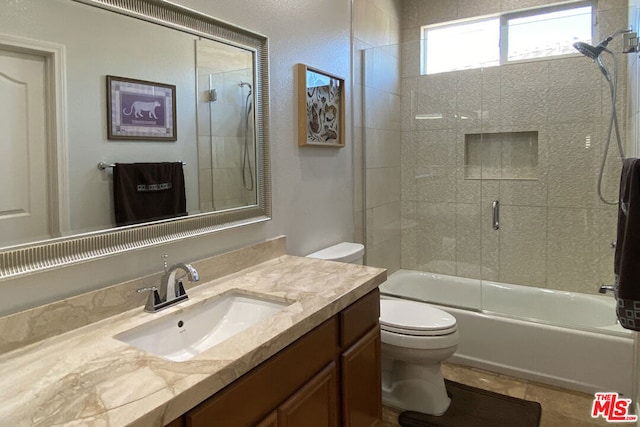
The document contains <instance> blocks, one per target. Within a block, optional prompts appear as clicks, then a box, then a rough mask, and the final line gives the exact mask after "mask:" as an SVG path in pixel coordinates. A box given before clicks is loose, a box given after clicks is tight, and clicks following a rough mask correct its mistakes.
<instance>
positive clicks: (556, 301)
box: [380, 270, 633, 396]
mask: <svg viewBox="0 0 640 427" xmlns="http://www.w3.org/2000/svg"><path fill="white" fill-rule="evenodd" d="M380 291H381V292H382V295H383V297H384V298H403V299H410V300H416V301H421V302H428V303H429V304H432V305H435V306H438V308H441V309H443V310H445V311H448V312H449V313H451V314H453V315H454V316H455V318H456V319H457V322H458V331H459V333H460V344H459V345H458V350H457V351H456V353H455V355H454V356H453V357H452V358H451V359H450V361H451V362H453V363H459V364H463V365H467V366H472V367H477V368H482V369H486V370H490V371H493V372H498V373H503V374H507V375H512V376H515V377H519V378H525V379H529V380H533V381H539V382H543V383H546V384H551V385H555V386H559V387H564V388H568V389H572V390H577V391H582V392H585V393H594V392H597V391H616V392H618V393H622V394H625V395H627V396H631V392H632V366H633V335H632V333H631V331H628V330H626V329H623V328H622V327H621V326H620V325H618V324H617V321H616V316H615V301H614V299H613V298H612V297H609V296H599V295H587V294H579V293H573V292H564V291H556V290H549V289H541V288H535V287H529V286H519V285H511V284H506V283H498V282H490V281H484V282H483V283H482V286H481V282H480V280H476V279H468V278H463V277H456V276H447V275H444V274H434V273H425V272H419V271H411V270H398V271H396V272H395V273H393V274H391V275H390V276H389V278H388V279H387V281H386V282H385V283H383V284H382V285H381V286H380Z"/></svg>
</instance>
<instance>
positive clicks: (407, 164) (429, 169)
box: [401, 0, 628, 293]
mask: <svg viewBox="0 0 640 427" xmlns="http://www.w3.org/2000/svg"><path fill="white" fill-rule="evenodd" d="M546 3H547V2H540V1H533V2H532V1H508V2H507V1H502V2H495V1H482V2H475V1H474V2H471V1H463V0H460V1H440V0H409V1H405V2H404V3H403V13H402V37H403V45H402V77H403V78H402V106H401V109H402V159H401V161H402V165H403V166H402V185H401V194H402V197H401V212H402V251H401V253H402V255H401V257H402V267H403V268H408V269H417V270H425V271H432V272H437V273H444V274H452V275H459V276H465V277H472V278H483V279H487V280H494V281H500V282H507V283H517V284H523V285H534V286H540V287H548V288H554V289H562V290H568V291H578V292H587V293H595V292H597V288H598V286H599V285H600V284H601V283H611V282H612V281H613V250H612V249H611V248H610V243H611V242H612V241H613V240H615V218H616V208H615V207H609V206H606V205H604V204H603V203H601V202H600V201H599V199H598V197H597V192H596V183H597V175H598V168H599V165H600V161H601V155H602V150H603V145H604V139H605V137H606V131H607V125H608V120H609V114H610V98H609V89H608V85H607V83H606V81H605V79H604V78H602V76H601V74H600V72H599V70H598V67H597V66H596V65H595V64H593V62H592V61H590V60H588V59H587V58H584V57H582V56H575V57H566V58H560V59H550V60H543V61H531V62H524V63H518V64H511V65H503V66H499V67H492V68H487V69H484V70H480V69H478V70H465V71H459V72H450V73H441V74H435V75H429V76H421V75H420V74H419V62H418V61H419V54H418V52H419V50H418V49H419V43H418V42H417V40H418V39H419V37H420V26H421V25H425V24H432V23H437V22H443V21H449V20H455V19H461V18H467V17H470V16H476V15H486V14H491V13H497V12H501V11H510V10H517V9H522V8H526V7H532V6H540V5H544V4H546ZM627 12H628V10H627V3H626V1H601V2H599V11H598V14H599V16H598V32H599V36H598V38H602V37H604V36H606V35H608V34H610V33H613V32H614V31H616V30H619V29H621V28H625V27H626V26H627ZM610 47H611V48H612V50H614V51H615V52H621V48H620V43H619V41H618V40H616V43H615V44H614V43H612V44H611V46H610ZM618 61H619V63H620V64H624V62H623V61H625V59H624V56H622V55H618ZM610 68H611V66H610ZM626 75H627V73H626V67H624V66H621V67H620V76H619V80H620V82H619V88H618V93H619V96H618V103H617V105H618V117H619V119H620V128H621V129H622V133H623V139H624V138H625V129H626V117H627V112H626V106H627V96H626V94H627V84H626V82H627V77H626ZM480 112H481V113H480ZM434 113H440V114H442V115H443V118H442V119H441V120H415V115H416V114H434ZM463 115H464V116H466V117H469V119H466V120H461V119H460V116H463ZM520 131H538V134H539V140H538V176H537V179H535V180H507V179H501V180H469V179H465V175H464V171H465V169H464V167H465V162H464V135H465V133H493V132H520ZM614 150H615V142H613V144H612V145H611V149H610V154H612V156H611V157H610V160H609V162H608V167H607V169H606V175H605V185H604V193H605V195H607V196H608V198H609V199H611V200H615V199H616V195H617V180H618V177H619V166H620V163H619V162H618V161H617V160H616V157H615V151H614ZM498 154H500V153H498ZM502 154H503V155H504V154H505V153H504V151H503V153H502ZM493 200H499V201H500V203H501V212H500V213H501V218H500V220H501V228H500V230H498V231H496V230H493V228H492V226H491V225H492V223H491V215H492V209H491V203H492V201H493Z"/></svg>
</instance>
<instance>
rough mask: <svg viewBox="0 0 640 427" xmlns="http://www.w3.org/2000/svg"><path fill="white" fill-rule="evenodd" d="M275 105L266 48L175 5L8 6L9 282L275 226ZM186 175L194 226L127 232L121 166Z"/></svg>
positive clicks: (1, 110) (20, 2) (3, 117)
mask: <svg viewBox="0 0 640 427" xmlns="http://www.w3.org/2000/svg"><path fill="white" fill-rule="evenodd" d="M108 76H109V77H108ZM108 78H109V79H114V78H115V79H116V80H118V79H120V80H122V81H123V82H124V83H118V84H120V85H121V86H114V87H116V89H110V88H108V87H107V79H108ZM140 82H146V83H145V84H141V83H140ZM111 84H113V83H111ZM166 88H173V90H172V91H169V90H166ZM161 90H162V91H165V92H161ZM110 91H111V92H112V93H110ZM156 91H157V92H156ZM122 93H124V94H125V95H126V96H128V97H130V98H131V97H133V98H131V99H133V100H134V101H136V104H135V108H133V107H132V104H130V105H124V104H123V105H121V104H117V103H116V101H115V100H114V99H115V97H117V96H124V95H121V94H122ZM165 94H168V95H167V96H169V95H170V96H171V97H172V98H173V99H171V102H173V104H171V103H167V104H166V105H165V104H162V105H161V102H158V100H159V101H162V99H161V98H159V97H164V96H165ZM112 98H113V99H112ZM118 99H120V98H118ZM122 99H124V97H123V98H122ZM127 99H129V98H127ZM268 100H269V82H268V50H267V39H266V37H264V36H262V35H259V34H256V33H253V32H251V31H248V30H245V29H242V28H237V27H234V26H232V25H230V24H228V23H225V22H222V21H219V20H217V19H215V18H212V17H209V16H206V15H203V14H201V13H199V12H196V11H193V10H190V9H186V8H183V7H180V6H177V5H174V4H172V3H169V2H165V1H162V0H9V1H8V2H5V3H4V5H3V6H2V13H1V14H0V128H1V129H2V130H3V131H2V133H1V134H0V155H1V156H2V159H3V163H4V166H3V168H2V172H0V179H2V182H3V183H4V184H3V190H2V193H1V194H2V197H0V279H3V278H8V277H15V276H17V275H21V274H26V273H31V272H34V271H39V270H42V269H47V268H51V267H59V266H62V265H68V264H70V263H74V262H79V261H84V260H87V259H91V258H96V257H101V256H105V255H110V254H114V253H118V252H121V251H125V250H130V249H133V248H141V247H145V246H150V245H155V244H159V243H165V242H169V241H173V240H177V239H181V238H185V237H189V236H195V235H200V234H204V233H209V232H213V231H216V230H220V229H225V228H230V227H236V226H239V225H244V224H250V223H255V222H259V221H265V220H268V219H269V218H270V216H271V187H270V168H269V141H268V122H269V116H268V114H269V110H268ZM118 102H120V101H118ZM122 102H123V103H124V102H125V101H122ZM127 102H129V101H127ZM107 111H109V112H110V113H112V114H110V115H108V114H107ZM117 115H120V116H118V117H117V120H120V122H117V123H116V122H115V120H116V116H117ZM158 116H159V117H158ZM125 121H127V122H126V125H127V126H129V127H128V128H126V129H124V131H123V132H125V134H126V132H132V133H130V134H126V135H134V137H131V138H128V137H126V136H125V137H124V138H123V137H118V138H113V134H112V129H111V127H109V126H108V125H113V126H114V129H115V127H116V125H117V126H121V125H122V127H123V128H124V124H125ZM108 122H109V123H108ZM163 127H166V128H171V131H173V132H175V136H172V137H171V138H158V137H156V136H157V132H158V128H159V129H160V131H163ZM108 128H109V129H108ZM118 129H119V130H120V128H118ZM114 132H115V131H114ZM154 132H156V133H154ZM139 135H142V137H141V138H140V137H138V136H139ZM178 162H181V163H182V164H183V167H182V171H183V175H184V190H183V193H184V195H185V199H186V212H184V214H186V215H184V214H183V213H181V214H180V215H176V217H175V218H171V219H163V220H155V218H149V219H148V220H144V219H143V220H142V221H139V223H138V224H136V225H127V226H121V227H117V226H116V220H115V209H117V207H116V206H114V179H113V178H114V177H113V174H114V169H115V165H118V164H131V163H150V164H156V165H157V164H162V163H178ZM120 169H123V168H120ZM119 173H120V172H119ZM9 183H10V184H9ZM168 187H171V185H170V183H169V186H168ZM168 187H167V186H166V185H165V186H164V187H157V186H154V187H153V191H156V190H157V189H158V188H160V189H166V188H168ZM145 188H146V187H145ZM150 188H151V187H150ZM145 191H146V190H145ZM133 197H135V195H134V196H133Z"/></svg>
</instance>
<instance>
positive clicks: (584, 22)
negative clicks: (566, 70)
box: [422, 2, 595, 74]
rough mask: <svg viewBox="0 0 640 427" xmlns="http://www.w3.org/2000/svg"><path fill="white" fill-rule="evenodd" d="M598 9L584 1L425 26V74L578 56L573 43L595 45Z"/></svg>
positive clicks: (423, 72)
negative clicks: (554, 57) (593, 39)
mask: <svg viewBox="0 0 640 427" xmlns="http://www.w3.org/2000/svg"><path fill="white" fill-rule="evenodd" d="M594 10H595V4H594V3H593V2H580V3H572V4H564V5H561V6H552V7H545V8H540V9H531V10H527V11H523V12H515V13H508V14H504V15H501V16H495V17H490V18H483V19H478V20H473V21H466V22H458V23H453V24H452V23H448V24H438V25H430V26H425V27H423V28H422V39H423V47H422V74H435V73H442V72H445V71H455V70H464V69H469V68H480V67H491V66H495V65H500V64H505V63H508V62H512V61H521V60H526V59H532V58H544V57H548V56H556V55H568V54H573V53H577V52H575V50H574V48H573V46H572V44H573V43H575V42H577V41H583V42H587V43H591V40H592V34H593V28H594Z"/></svg>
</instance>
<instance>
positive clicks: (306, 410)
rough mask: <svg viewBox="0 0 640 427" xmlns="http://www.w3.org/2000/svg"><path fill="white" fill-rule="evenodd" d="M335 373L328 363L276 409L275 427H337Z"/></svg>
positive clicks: (334, 368)
mask: <svg viewBox="0 0 640 427" xmlns="http://www.w3.org/2000/svg"><path fill="white" fill-rule="evenodd" d="M337 394H338V390H337V371H336V364H335V362H331V363H330V364H329V365H327V367H326V368H324V369H323V370H322V371H321V372H320V373H319V374H317V375H316V376H315V377H313V378H312V379H311V380H310V381H309V382H308V383H307V384H305V385H304V387H302V388H301V389H300V390H298V391H297V392H296V393H295V394H294V395H293V396H291V397H290V398H289V399H287V401H286V402H284V403H283V404H282V405H280V407H279V408H278V427H335V426H337V425H338V411H337V408H336V407H337Z"/></svg>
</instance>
